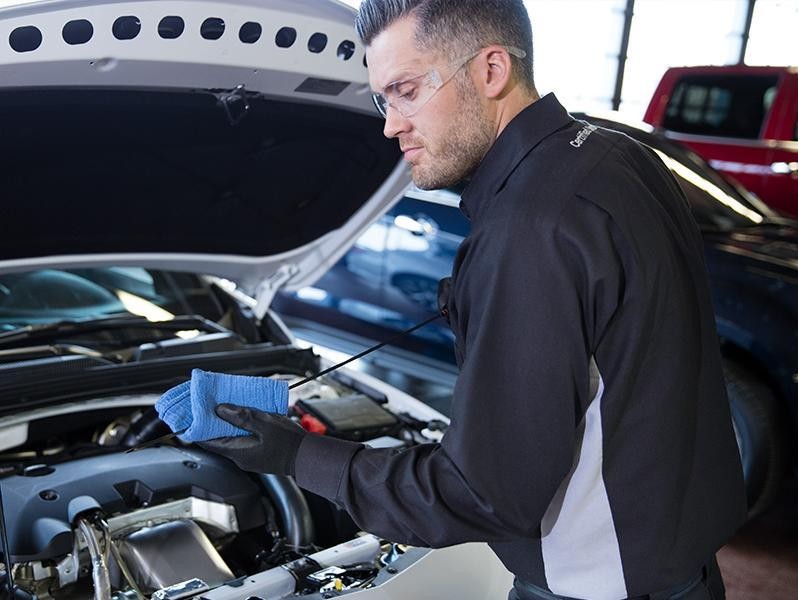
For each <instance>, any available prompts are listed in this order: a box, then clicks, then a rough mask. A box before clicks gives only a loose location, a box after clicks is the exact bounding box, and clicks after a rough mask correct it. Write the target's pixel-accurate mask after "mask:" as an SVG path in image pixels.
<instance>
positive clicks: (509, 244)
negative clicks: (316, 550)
mask: <svg viewBox="0 0 798 600" xmlns="http://www.w3.org/2000/svg"><path fill="white" fill-rule="evenodd" d="M461 208H462V210H463V212H464V213H465V214H466V215H467V216H468V217H469V218H470V219H471V222H472V230H471V234H470V235H469V236H468V237H467V238H466V239H465V241H464V242H463V243H462V245H461V247H460V249H459V251H458V254H457V258H456V260H455V264H454V268H453V272H452V285H451V293H450V295H449V298H448V308H449V315H450V324H451V327H452V330H453V331H454V333H455V337H456V346H457V348H456V350H457V356H458V361H459V363H460V369H461V373H460V376H459V378H458V380H457V384H456V387H455V391H454V398H453V404H452V421H451V426H450V428H449V430H448V431H447V432H446V434H445V436H444V438H443V440H442V442H441V443H440V444H425V445H421V446H416V447H413V448H408V449H403V450H401V451H396V450H392V449H367V448H364V447H362V446H360V445H357V444H351V443H348V442H342V441H339V440H331V439H327V438H322V437H317V436H308V437H306V439H305V441H303V443H302V446H301V448H300V451H299V455H298V458H297V466H296V473H297V481H298V483H299V484H300V485H301V486H302V487H305V488H307V489H309V490H311V491H313V492H316V493H318V494H321V495H323V496H326V497H328V498H330V499H331V500H333V501H335V502H336V503H338V504H340V505H341V506H343V507H345V508H346V510H347V511H349V513H350V514H351V515H352V517H353V518H354V520H355V522H356V523H357V524H358V525H359V526H360V527H362V528H363V529H365V530H367V531H370V532H373V533H376V534H378V535H381V536H383V537H385V538H388V539H391V540H395V541H400V542H405V543H409V544H413V545H420V546H431V547H439V546H446V545H451V544H456V543H459V542H468V541H486V542H489V543H490V544H491V547H492V548H493V550H494V551H495V552H496V553H497V555H498V556H499V558H500V559H501V560H502V561H503V562H504V564H505V565H506V566H507V568H508V569H509V570H510V571H512V572H513V573H515V574H516V575H517V576H519V577H521V578H522V579H524V580H526V581H529V582H531V583H533V584H536V585H538V586H541V587H544V588H546V589H549V590H551V591H552V592H555V593H557V594H561V595H565V596H570V597H574V598H597V599H607V600H611V599H619V598H625V597H627V596H635V595H642V594H646V593H649V592H653V591H656V590H660V589H663V588H667V587H669V586H672V585H674V584H677V583H679V582H681V581H686V580H688V579H690V578H691V577H692V576H693V575H694V573H695V572H696V570H697V569H698V568H699V567H700V566H701V564H702V563H704V561H706V560H707V558H708V557H709V556H710V555H711V554H713V553H714V552H715V551H716V550H717V549H718V548H719V547H720V546H721V544H722V543H723V542H724V541H725V540H726V539H727V538H728V537H729V536H730V535H731V534H732V533H733V532H734V531H735V530H736V529H737V527H738V526H739V525H740V524H741V523H742V522H743V520H744V518H745V499H744V492H743V484H742V475H741V468H740V464H739V456H738V453H737V448H736V445H735V439H734V435H733V431H732V427H731V417H730V414H729V407H728V403H727V399H726V393H725V388H724V384H723V375H722V371H721V361H720V353H719V347H718V341H717V335H716V332H715V327H714V317H713V312H712V306H711V304H710V298H709V289H708V284H707V277H706V271H705V267H704V262H703V245H702V241H701V237H700V235H699V232H698V229H697V227H696V225H695V222H694V220H693V218H692V216H691V214H690V211H689V207H688V205H687V201H686V199H685V197H684V194H683V193H682V191H681V189H680V188H679V186H678V184H677V183H676V181H675V179H674V178H673V177H672V176H671V174H670V172H669V171H668V169H667V168H666V167H665V166H664V165H663V163H662V162H661V161H660V160H659V158H658V157H657V156H656V154H655V153H654V152H653V151H652V150H650V149H649V148H647V147H645V146H642V145H641V144H638V143H637V142H635V141H634V140H632V139H630V138H629V137H627V136H625V135H622V134H620V133H617V132H612V131H608V130H605V129H600V128H596V127H594V126H591V125H588V124H586V123H584V122H580V121H575V120H574V119H573V118H572V117H571V116H570V115H569V114H568V113H567V112H566V111H565V109H564V108H563V107H562V106H561V105H560V104H559V103H558V102H557V99H556V98H555V97H554V96H553V95H548V96H546V97H544V98H542V99H541V100H539V101H537V102H535V103H534V104H532V105H531V106H530V107H528V108H527V109H525V110H524V111H522V112H521V113H520V114H519V115H517V116H516V117H515V118H514V119H513V120H512V121H511V122H510V123H509V124H508V126H507V127H506V128H505V129H504V131H503V132H502V133H501V135H500V136H499V138H498V139H497V141H496V143H495V144H494V145H493V147H492V148H491V149H490V151H489V152H488V154H487V155H486V156H485V158H484V160H483V161H482V163H481V164H480V166H479V168H478V170H477V172H476V173H475V175H474V177H473V179H472V181H471V183H470V184H469V186H468V188H467V189H466V191H465V192H464V194H463V197H462V203H461Z"/></svg>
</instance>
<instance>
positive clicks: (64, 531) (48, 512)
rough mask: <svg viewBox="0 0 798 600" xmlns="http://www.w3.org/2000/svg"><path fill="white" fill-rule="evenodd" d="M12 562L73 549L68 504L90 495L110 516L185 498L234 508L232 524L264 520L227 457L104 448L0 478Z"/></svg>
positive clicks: (249, 485)
mask: <svg viewBox="0 0 798 600" xmlns="http://www.w3.org/2000/svg"><path fill="white" fill-rule="evenodd" d="M0 485H2V486H3V500H4V505H5V514H6V519H7V524H8V533H9V547H10V552H11V558H12V560H13V562H26V561H40V560H47V559H55V558H58V557H61V556H63V555H65V554H67V553H69V552H71V551H72V546H73V533H72V524H71V523H70V522H69V516H68V514H69V513H68V507H69V502H70V501H71V500H72V499H73V498H77V497H80V496H90V497H91V498H93V499H94V500H96V502H97V503H98V504H99V505H100V507H101V508H102V510H103V511H104V512H105V514H106V515H107V516H109V517H111V516H114V515H119V514H124V513H127V512H129V511H131V510H135V509H139V508H141V507H145V506H154V505H157V504H161V503H164V502H168V501H173V500H179V499H182V498H186V497H188V496H193V497H195V498H200V499H203V500H210V501H214V502H222V503H225V504H230V505H232V506H233V507H235V511H236V517H237V520H238V526H239V530H241V531H245V530H247V529H252V528H254V527H258V526H262V525H264V524H265V523H266V511H265V509H264V506H263V504H262V498H263V493H262V491H261V489H260V487H259V486H258V484H257V483H256V482H255V481H253V479H251V478H250V477H249V476H248V475H246V474H245V473H243V472H241V471H239V470H238V469H237V468H236V467H235V466H234V465H233V464H232V463H231V462H230V461H228V460H227V459H224V458H222V457H220V456H217V455H215V454H211V453H207V452H204V451H202V450H200V449H195V448H175V447H172V446H164V447H160V448H148V449H145V450H140V451H138V452H132V453H130V454H124V453H118V454H106V455H103V456H93V457H89V458H82V459H77V460H74V461H71V462H68V463H63V464H58V465H53V466H51V467H46V468H41V469H34V470H31V471H30V473H29V474H27V475H14V476H12V477H7V478H5V479H3V480H0Z"/></svg>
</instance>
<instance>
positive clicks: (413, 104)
mask: <svg viewBox="0 0 798 600" xmlns="http://www.w3.org/2000/svg"><path fill="white" fill-rule="evenodd" d="M505 49H506V50H507V52H508V53H510V54H512V55H513V56H515V57H517V58H524V57H525V56H526V52H524V51H523V50H521V49H520V48H513V47H507V48H505ZM482 50H484V48H480V49H479V50H477V51H476V52H473V53H471V54H469V55H468V56H464V57H462V58H459V59H458V60H456V61H454V62H452V63H449V64H448V65H447V66H446V67H445V70H447V71H449V76H448V77H446V79H443V78H442V77H441V73H440V71H439V70H438V69H430V70H429V71H427V72H426V73H422V74H421V75H416V76H415V77H410V78H408V79H403V80H401V81H394V82H393V83H389V84H388V85H386V86H385V88H384V89H383V90H382V92H381V93H380V92H375V93H373V94H372V95H371V97H372V99H373V100H374V106H376V107H377V110H378V111H379V113H380V114H381V115H382V117H383V118H385V119H387V118H388V108H389V107H390V108H393V109H394V110H396V111H397V112H398V113H399V114H400V115H402V116H403V117H405V118H407V117H412V116H413V115H415V114H416V113H417V112H418V111H420V110H421V109H422V108H424V106H425V105H426V104H427V102H429V101H430V100H432V98H433V96H435V94H437V93H438V91H439V90H440V89H441V88H442V87H443V86H445V85H446V84H447V83H449V81H451V79H452V78H453V77H454V76H455V75H456V74H457V72H458V71H459V70H460V69H462V68H463V67H464V66H465V65H467V64H468V63H469V61H471V60H472V59H474V58H475V57H476V56H477V55H479V53H480V52H482Z"/></svg>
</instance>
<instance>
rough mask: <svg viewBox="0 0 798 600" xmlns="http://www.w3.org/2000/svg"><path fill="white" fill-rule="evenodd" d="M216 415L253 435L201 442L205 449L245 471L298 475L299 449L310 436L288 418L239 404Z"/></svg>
mask: <svg viewBox="0 0 798 600" xmlns="http://www.w3.org/2000/svg"><path fill="white" fill-rule="evenodd" d="M216 415H217V416H218V417H219V418H220V419H224V420H225V421H227V422H228V423H232V424H233V425H235V426H236V427H240V428H241V429H246V430H247V431H249V432H250V433H252V435H244V436H236V437H222V438H215V439H212V440H206V441H204V442H198V443H199V445H200V446H201V447H202V448H205V449H206V450H210V451H211V452H216V453H217V454H221V455H222V456H225V457H227V458H229V459H230V460H232V461H233V462H234V463H235V464H237V465H238V466H239V468H241V469H243V470H245V471H253V472H255V473H274V474H276V475H294V464H295V463H296V455H297V453H298V452H299V445H300V444H301V443H302V440H303V439H304V438H305V436H306V435H307V434H308V433H307V431H305V430H304V429H302V427H300V426H299V425H297V424H296V423H294V422H293V421H292V420H291V419H289V418H288V417H284V416H282V415H275V414H272V413H267V412H263V411H260V410H256V409H254V408H247V407H245V406H239V405H237V404H220V405H219V406H217V407H216Z"/></svg>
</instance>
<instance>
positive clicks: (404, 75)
mask: <svg viewBox="0 0 798 600" xmlns="http://www.w3.org/2000/svg"><path fill="white" fill-rule="evenodd" d="M423 74H424V73H418V72H417V70H416V69H413V68H407V69H402V70H401V71H399V72H398V73H397V74H396V75H395V76H394V77H393V78H392V79H391V80H390V81H389V82H388V83H386V84H385V87H388V86H389V85H392V84H394V83H400V82H402V81H407V80H408V79H413V78H415V77H419V76H421V75H423ZM385 87H383V88H381V89H379V90H377V91H378V92H382V90H384V89H385Z"/></svg>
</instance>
